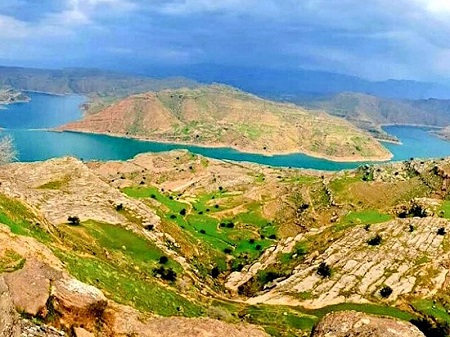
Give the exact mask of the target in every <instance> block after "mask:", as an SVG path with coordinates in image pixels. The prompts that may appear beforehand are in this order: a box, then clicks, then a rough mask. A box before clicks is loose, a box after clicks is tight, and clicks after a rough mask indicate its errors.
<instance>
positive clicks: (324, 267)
mask: <svg viewBox="0 0 450 337" xmlns="http://www.w3.org/2000/svg"><path fill="white" fill-rule="evenodd" d="M317 274H318V275H320V276H322V277H330V276H331V268H330V266H329V265H328V264H327V263H326V262H322V263H320V264H319V268H317Z"/></svg>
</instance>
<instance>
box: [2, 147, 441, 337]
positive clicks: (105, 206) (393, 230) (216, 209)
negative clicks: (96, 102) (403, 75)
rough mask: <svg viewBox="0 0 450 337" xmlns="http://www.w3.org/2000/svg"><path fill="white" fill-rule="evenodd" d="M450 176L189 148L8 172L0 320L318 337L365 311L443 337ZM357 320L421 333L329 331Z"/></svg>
mask: <svg viewBox="0 0 450 337" xmlns="http://www.w3.org/2000/svg"><path fill="white" fill-rule="evenodd" d="M449 177H450V161H449V160H448V159H444V160H439V161H418V160H412V161H407V162H403V163H393V164H388V165H375V166H363V167H360V168H359V169H357V170H353V171H346V172H338V173H325V172H315V171H302V170H292V169H281V168H269V167H265V166H260V165H253V164H241V163H232V162H225V161H219V160H212V159H208V158H204V157H201V156H198V155H194V154H192V153H189V152H187V151H173V152H169V153H161V154H142V155H139V156H137V157H136V158H134V159H133V160H130V161H126V162H87V163H84V162H81V161H79V160H77V159H74V158H61V159H53V160H49V161H46V162H38V163H15V164H9V165H6V166H3V167H2V170H0V223H2V225H0V241H1V245H0V256H2V259H1V263H0V289H1V291H2V294H7V297H2V299H4V298H9V300H8V301H9V302H8V301H6V302H5V301H3V302H2V301H0V315H2V313H4V312H5V311H4V310H3V309H4V308H7V311H8V312H13V309H12V308H14V307H15V308H16V309H17V310H18V311H19V312H21V313H22V316H21V317H16V316H15V315H14V314H12V316H11V315H10V316H8V317H10V319H11V320H12V321H15V322H17V320H20V321H21V323H20V324H21V325H22V329H33V324H34V325H35V324H40V325H42V324H46V325H47V326H53V327H56V328H58V329H61V330H63V331H66V332H67V331H74V330H75V329H79V328H82V329H84V330H87V331H90V332H92V333H95V335H97V336H129V335H133V334H134V335H139V336H149V337H153V336H158V333H161V331H163V329H166V330H167V333H168V334H169V332H170V333H172V334H175V335H176V333H177V332H178V333H179V334H180V333H183V331H186V333H189V332H190V333H193V331H198V330H199V329H200V330H201V331H203V333H204V334H205V335H207V334H208V333H210V334H211V333H212V334H214V333H215V335H218V334H217V331H222V332H223V336H227V335H233V336H267V335H272V336H307V335H308V334H309V332H310V331H311V329H312V328H313V326H314V325H315V324H316V323H317V322H318V321H319V320H320V319H321V318H323V317H324V316H325V315H326V314H327V313H330V312H336V311H338V312H340V311H342V310H344V311H348V310H356V311H358V312H363V313H368V314H372V315H373V314H375V315H382V316H387V317H391V318H395V319H396V320H401V321H412V322H414V324H415V325H417V326H419V327H420V328H421V329H422V331H424V332H426V333H428V336H436V334H434V335H433V334H432V332H433V331H434V332H436V331H438V329H440V330H439V331H444V330H445V329H447V326H448V323H450V316H449V314H448V311H447V310H449V309H450V304H449V303H450V300H449V296H450V289H449V283H448V263H449V247H450V241H449V240H450V236H449V235H448V232H449V231H450V222H449V218H450V211H449V210H450V204H449V202H448V200H447V199H448V193H449V186H450V178H449ZM30 280H31V281H30ZM31 282H32V283H33V284H34V285H33V287H30V286H29V285H30V283H31ZM49 289H50V290H49ZM4 296H6V295H4ZM5 303H6V304H7V305H6V304H5ZM2 305H6V306H2ZM2 310H3V311H2ZM162 317H166V318H162ZM182 317H185V318H182ZM332 317H341V316H332ZM358 317H359V318H358ZM217 319H220V320H221V321H222V322H218V321H217ZM358 319H359V320H360V319H364V320H365V321H368V322H369V323H370V322H371V323H370V324H369V323H367V324H368V325H367V326H368V329H369V328H370V329H380V328H381V329H382V327H383V325H384V324H389V325H390V326H392V328H393V329H394V328H395V329H399V331H403V330H402V329H406V328H405V327H407V329H409V330H411V329H412V328H411V327H409V325H405V324H406V323H401V324H400V323H399V324H397V323H386V322H387V321H383V320H380V319H377V318H370V317H363V318H361V316H360V315H359V316H358V315H356V316H355V317H354V318H353V314H351V313H347V314H345V315H343V316H342V318H339V319H336V318H328V320H325V321H324V323H323V324H322V325H320V331H325V332H324V333H326V331H327V329H335V328H336V323H335V322H337V321H339V322H344V321H347V320H348V321H349V322H353V323H352V324H355V329H360V328H361V326H360V325H358V324H356V323H355V322H357V320H358ZM333 320H334V321H333ZM329 321H333V322H334V323H333V324H332V326H328V327H326V326H327V324H326V322H329ZM124 322H127V324H124ZM30 324H31V325H32V326H31V327H30ZM249 324H250V325H249ZM357 325H358V327H357ZM324 326H325V327H324ZM0 328H1V325H0ZM261 328H263V329H264V330H265V332H264V331H262V330H261ZM196 329H197V330H196ZM433 329H434V330H433ZM443 329H444V330H443ZM158 331H159V332H158ZM188 331H189V332H188ZM317 331H319V330H317ZM411 331H413V330H411ZM430 331H432V332H430ZM152 333H154V334H152ZM320 333H321V332H317V335H320ZM437 335H438V336H439V334H437ZM14 336H15V335H14ZM49 336H52V335H49ZM77 336H78V334H77ZM81 336H82V335H81ZM200 336H201V335H200ZM218 336H221V335H218ZM414 336H419V334H416V333H415V334H414Z"/></svg>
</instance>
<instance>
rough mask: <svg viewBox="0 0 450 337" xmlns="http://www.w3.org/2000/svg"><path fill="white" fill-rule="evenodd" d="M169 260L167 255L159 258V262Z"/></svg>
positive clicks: (163, 262)
mask: <svg viewBox="0 0 450 337" xmlns="http://www.w3.org/2000/svg"><path fill="white" fill-rule="evenodd" d="M167 262H169V258H168V257H167V256H161V257H160V258H159V263H160V264H166V263H167Z"/></svg>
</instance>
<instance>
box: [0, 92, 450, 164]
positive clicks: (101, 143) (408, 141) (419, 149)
mask: <svg viewBox="0 0 450 337" xmlns="http://www.w3.org/2000/svg"><path fill="white" fill-rule="evenodd" d="M29 96H30V97H31V99H32V101H31V102H30V103H23V104H14V105H10V106H9V107H8V108H7V109H5V110H0V126H1V127H4V128H6V129H7V130H5V131H4V132H3V133H4V134H10V135H12V136H13V138H14V142H15V144H16V147H17V149H18V152H19V160H21V161H39V160H46V159H49V158H54V157H61V156H67V155H70V156H75V157H78V158H82V159H85V160H93V159H97V160H126V159H130V158H132V157H134V156H135V155H136V154H138V153H142V152H161V151H169V150H173V149H188V150H189V151H191V152H194V153H197V154H201V155H203V156H207V157H210V158H217V159H228V160H235V161H248V162H254V163H259V164H265V165H271V166H283V167H298V168H312V169H319V170H341V169H349V168H354V167H357V166H358V165H361V163H337V162H331V161H328V160H323V159H317V158H312V157H308V156H305V155H302V154H293V155H280V156H272V157H267V156H263V155H257V154H247V153H241V152H239V151H236V150H233V149H229V148H203V147H196V146H185V145H175V144H164V143H156V142H144V141H138V140H133V139H128V138H119V137H110V136H106V135H92V134H81V133H72V132H48V131H43V130H28V129H39V128H49V127H55V126H58V125H61V124H64V123H67V122H69V121H72V120H76V119H79V118H80V117H81V112H80V109H79V106H80V104H82V103H83V101H84V98H83V97H80V96H51V95H44V94H36V93H30V94H29ZM385 130H386V131H387V132H389V133H391V134H393V135H395V136H397V137H398V138H399V139H400V140H401V141H402V142H403V145H394V144H388V143H386V144H385V146H386V147H387V148H388V149H389V150H390V151H391V152H392V153H393V154H394V160H405V159H409V158H410V157H414V158H435V157H443V156H450V142H447V141H444V140H442V139H440V138H438V137H436V136H434V135H432V134H431V133H429V132H428V130H427V129H426V128H417V127H405V126H389V127H385Z"/></svg>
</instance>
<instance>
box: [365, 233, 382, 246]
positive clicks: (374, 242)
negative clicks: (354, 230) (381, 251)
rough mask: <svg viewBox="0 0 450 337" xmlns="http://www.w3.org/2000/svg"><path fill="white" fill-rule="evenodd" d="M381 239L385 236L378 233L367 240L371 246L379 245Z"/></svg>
mask: <svg viewBox="0 0 450 337" xmlns="http://www.w3.org/2000/svg"><path fill="white" fill-rule="evenodd" d="M381 241H383V238H382V237H381V236H380V235H379V234H377V235H375V236H374V237H373V238H370V239H369V240H368V241H367V244H369V245H370V246H378V245H379V244H380V243H381Z"/></svg>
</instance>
